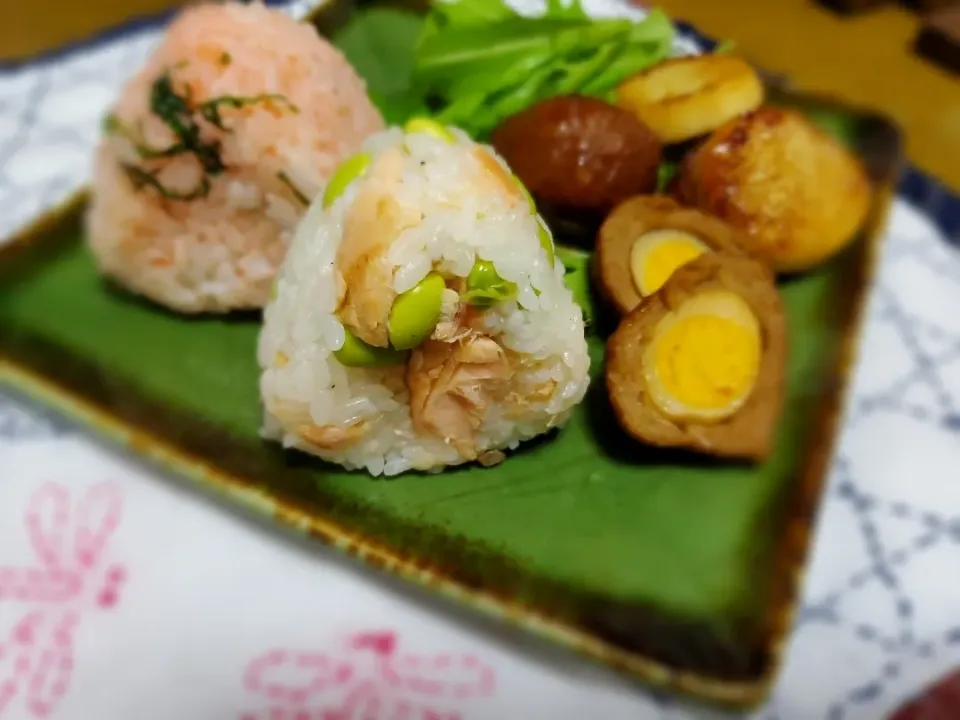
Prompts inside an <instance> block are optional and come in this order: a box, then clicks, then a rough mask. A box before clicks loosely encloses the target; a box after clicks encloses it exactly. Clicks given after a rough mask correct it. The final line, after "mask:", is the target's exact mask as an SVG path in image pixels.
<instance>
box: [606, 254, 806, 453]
mask: <svg viewBox="0 0 960 720" xmlns="http://www.w3.org/2000/svg"><path fill="white" fill-rule="evenodd" d="M786 356H787V337H786V327H785V321H784V315H783V307H782V305H781V302H780V296H779V294H778V293H777V289H776V286H775V285H774V278H773V275H772V274H771V273H770V271H769V270H768V269H767V268H766V267H764V266H763V265H762V264H761V263H759V262H756V261H755V260H751V259H750V258H747V257H745V256H733V255H719V254H713V253H711V254H706V255H701V256H700V257H699V258H697V259H696V260H694V261H693V262H691V263H689V264H687V265H684V266H683V267H682V268H680V269H679V270H677V271H676V272H675V273H674V274H673V275H672V276H671V277H670V279H669V280H668V281H667V282H666V284H665V285H664V286H663V287H662V288H661V289H660V290H659V291H658V292H657V293H656V294H654V295H653V296H652V297H651V298H649V299H648V300H647V301H645V302H644V303H642V304H641V305H639V306H638V307H637V308H636V309H635V310H633V311H632V312H631V313H630V314H629V315H627V316H626V317H625V318H624V319H623V320H622V321H621V323H620V326H619V327H618V328H617V330H616V332H615V333H614V334H613V335H612V336H611V337H610V340H609V342H608V343H607V365H606V381H607V391H608V392H609V393H610V400H611V403H612V404H613V409H614V412H615V413H616V415H617V419H618V420H619V422H620V425H621V426H622V427H623V429H624V430H625V431H626V432H627V433H629V434H630V435H631V436H633V437H634V438H636V439H637V440H640V441H642V442H645V443H649V444H651V445H659V446H663V447H679V448H687V449H691V450H696V451H699V452H704V453H708V454H711V455H718V456H728V457H740V458H748V459H754V460H762V459H763V458H765V457H766V456H767V455H768V454H769V452H770V450H771V446H772V443H773V439H774V431H775V429H776V424H777V420H778V419H779V416H780V413H781V410H782V405H783V395H784V369H785V368H784V366H785V363H786Z"/></svg>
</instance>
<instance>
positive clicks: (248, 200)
mask: <svg viewBox="0 0 960 720" xmlns="http://www.w3.org/2000/svg"><path fill="white" fill-rule="evenodd" d="M383 126H384V124H383V118H382V117H381V115H380V113H379V111H378V110H377V109H376V107H374V105H373V103H372V102H371V101H370V99H369V97H368V96H367V93H366V86H365V83H364V81H363V80H362V79H361V78H360V77H359V76H358V75H357V73H356V71H355V70H354V69H353V67H352V66H351V65H350V64H349V63H348V62H347V60H346V58H344V56H343V55H342V54H341V53H340V52H339V51H338V50H337V49H336V48H334V47H333V46H332V45H330V44H329V43H328V42H326V41H325V40H323V39H322V38H321V37H320V36H319V35H318V34H317V32H316V30H315V29H314V28H313V27H312V26H311V25H307V24H301V23H298V22H296V21H294V20H293V19H292V18H290V17H289V16H288V15H286V14H285V13H284V12H282V11H279V10H271V9H269V8H267V7H265V6H264V5H261V4H251V5H241V4H236V3H227V4H215V5H214V4H208V5H198V6H194V7H191V8H189V9H187V10H184V11H183V12H182V13H181V14H180V15H179V16H178V17H177V18H176V20H175V21H174V22H173V23H172V24H171V25H170V26H169V28H168V30H167V32H166V34H165V36H164V38H163V39H162V41H161V42H160V45H159V46H158V47H157V49H156V50H155V51H154V53H153V55H152V56H151V57H150V58H149V59H148V61H147V63H146V66H145V67H143V68H142V69H141V70H140V72H138V73H137V74H136V75H135V76H134V77H133V78H132V79H131V80H129V81H128V82H127V84H126V85H125V87H124V88H123V90H122V91H121V94H120V97H119V100H118V101H117V103H116V105H115V106H114V107H113V109H112V111H111V113H110V115H109V116H108V117H107V120H106V121H105V124H104V136H103V139H102V141H101V143H100V145H99V147H98V148H97V151H96V156H95V161H94V172H93V184H92V198H91V205H90V209H89V211H88V215H87V235H88V237H89V245H90V248H91V249H92V251H93V254H94V256H95V259H96V262H97V266H98V268H99V270H100V272H101V273H103V274H105V275H107V276H109V277H111V278H113V279H114V280H116V281H117V282H119V283H120V284H121V285H123V286H125V287H126V288H127V289H129V290H131V291H133V292H135V293H139V294H142V295H144V296H146V297H148V298H150V299H152V300H153V301H155V302H157V303H160V304H162V305H165V306H167V307H169V308H171V309H173V310H175V311H179V312H183V313H202V312H213V313H223V312H228V311H230V310H235V309H253V308H260V307H262V306H263V305H265V304H266V302H267V300H268V298H269V295H270V292H271V287H272V284H273V278H274V275H275V273H276V271H277V268H278V266H279V264H280V263H281V261H282V260H283V258H284V255H285V254H286V250H287V245H288V242H289V240H290V237H291V232H292V230H293V228H294V227H295V225H296V224H297V222H298V221H299V219H300V217H301V216H302V215H303V213H304V212H305V211H306V208H307V205H308V203H309V201H310V200H312V199H313V197H314V196H315V195H316V194H317V193H319V192H321V191H322V190H323V188H324V185H325V183H326V181H327V180H328V179H329V177H330V176H331V175H332V173H333V171H334V170H335V169H336V168H337V166H338V165H339V164H340V163H341V162H342V161H343V160H344V159H345V158H346V157H348V156H349V155H351V154H353V153H355V152H356V151H357V150H358V149H359V146H360V143H361V141H363V139H364V138H366V137H367V136H368V135H370V134H372V133H374V132H377V131H379V130H382V129H383Z"/></svg>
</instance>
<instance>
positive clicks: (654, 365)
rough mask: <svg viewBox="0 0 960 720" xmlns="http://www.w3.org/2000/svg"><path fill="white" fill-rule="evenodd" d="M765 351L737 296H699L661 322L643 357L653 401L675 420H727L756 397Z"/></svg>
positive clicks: (724, 293)
mask: <svg viewBox="0 0 960 720" xmlns="http://www.w3.org/2000/svg"><path fill="white" fill-rule="evenodd" d="M762 345H763V342H762V333H761V330H760V323H759V321H758V320H757V318H756V315H754V314H753V311H752V310H751V309H750V307H749V306H748V305H747V303H746V302H745V301H744V300H743V299H742V298H740V297H739V296H738V295H735V294H733V293H730V292H727V291H722V290H715V291H709V292H704V293H701V294H698V295H695V296H694V297H692V298H690V299H688V300H687V301H685V302H684V303H683V304H682V305H681V306H680V307H679V308H678V309H677V310H675V311H673V312H671V313H669V314H668V315H667V316H665V317H664V318H663V319H661V320H660V322H659V323H658V324H657V327H656V330H655V332H654V337H653V339H652V341H651V342H650V344H649V345H648V346H647V348H646V350H645V351H644V376H645V379H646V384H647V389H648V392H649V394H650V398H651V399H652V400H653V402H654V403H655V404H656V405H657V406H658V407H659V408H660V410H661V411H662V412H663V413H664V414H666V415H667V416H669V417H671V418H674V419H678V420H682V419H686V420H699V421H708V422H709V421H719V420H723V419H725V418H728V417H730V416H731V415H733V414H735V413H736V412H737V411H738V410H739V409H740V408H741V407H743V404H744V403H745V402H746V401H747V398H749V397H750V393H751V392H752V391H753V388H754V385H755V384H756V381H757V375H758V373H759V371H760V360H761V358H762V353H763V348H762Z"/></svg>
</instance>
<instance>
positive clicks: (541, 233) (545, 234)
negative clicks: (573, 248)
mask: <svg viewBox="0 0 960 720" xmlns="http://www.w3.org/2000/svg"><path fill="white" fill-rule="evenodd" d="M537 236H538V237H539V238H540V246H541V247H542V248H543V249H544V250H546V252H547V260H549V261H550V267H553V265H554V262H555V260H556V252H555V251H554V249H553V238H552V237H551V236H550V231H549V230H547V226H546V225H544V224H543V220H541V219H540V218H537Z"/></svg>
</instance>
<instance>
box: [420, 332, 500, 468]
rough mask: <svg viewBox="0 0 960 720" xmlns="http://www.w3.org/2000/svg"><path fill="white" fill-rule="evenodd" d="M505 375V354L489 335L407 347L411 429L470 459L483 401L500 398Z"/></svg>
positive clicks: (471, 458)
mask: <svg viewBox="0 0 960 720" xmlns="http://www.w3.org/2000/svg"><path fill="white" fill-rule="evenodd" d="M509 378H510V362H509V360H508V359H507V355H506V353H505V352H504V350H503V348H502V347H500V345H499V344H498V343H497V342H496V341H495V340H492V339H491V338H488V337H482V336H472V337H468V338H465V339H464V340H462V341H460V342H456V343H446V342H441V341H438V340H428V341H427V342H425V343H424V344H423V345H422V346H421V347H419V348H417V349H416V350H414V351H413V355H412V356H411V357H410V363H409V365H408V366H407V388H408V389H409V390H410V416H411V419H412V421H413V426H414V428H415V429H416V430H417V432H421V433H428V434H431V435H435V436H437V437H439V438H441V439H443V440H444V441H445V442H447V443H449V444H450V445H452V446H453V447H454V448H455V449H456V451H457V452H458V453H460V455H461V456H462V457H463V458H464V459H465V460H475V459H476V458H477V447H476V439H475V437H474V433H475V432H476V430H477V429H478V428H479V427H480V425H481V423H482V422H483V418H484V416H485V414H486V407H487V403H489V402H493V401H495V400H497V399H498V398H499V397H500V396H502V394H503V389H504V385H505V383H506V382H507V380H508V379H509Z"/></svg>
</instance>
